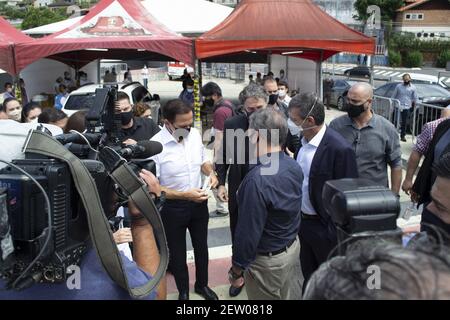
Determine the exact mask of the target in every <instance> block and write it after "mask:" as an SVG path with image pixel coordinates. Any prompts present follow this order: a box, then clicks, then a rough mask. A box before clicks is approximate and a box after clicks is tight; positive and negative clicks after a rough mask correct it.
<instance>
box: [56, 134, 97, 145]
mask: <svg viewBox="0 0 450 320" xmlns="http://www.w3.org/2000/svg"><path fill="white" fill-rule="evenodd" d="M82 136H83V137H85V138H86V140H87V141H89V143H90V144H91V145H94V146H96V145H98V143H99V142H100V138H101V135H99V134H95V133H66V134H60V135H57V136H55V138H56V140H58V141H59V142H60V143H61V144H63V145H64V144H68V143H77V144H86V140H85V139H83V137H82Z"/></svg>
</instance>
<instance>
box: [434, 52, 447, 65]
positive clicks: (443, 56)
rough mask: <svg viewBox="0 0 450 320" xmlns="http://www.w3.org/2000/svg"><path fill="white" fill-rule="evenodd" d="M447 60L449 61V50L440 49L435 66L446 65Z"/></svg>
mask: <svg viewBox="0 0 450 320" xmlns="http://www.w3.org/2000/svg"><path fill="white" fill-rule="evenodd" d="M447 61H450V50H444V51H442V52H441V53H440V54H439V56H438V58H437V63H436V64H437V67H438V68H445V67H446V66H447Z"/></svg>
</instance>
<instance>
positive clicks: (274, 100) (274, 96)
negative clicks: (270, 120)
mask: <svg viewBox="0 0 450 320" xmlns="http://www.w3.org/2000/svg"><path fill="white" fill-rule="evenodd" d="M277 100H278V94H271V95H270V96H269V105H273V104H275V103H277Z"/></svg>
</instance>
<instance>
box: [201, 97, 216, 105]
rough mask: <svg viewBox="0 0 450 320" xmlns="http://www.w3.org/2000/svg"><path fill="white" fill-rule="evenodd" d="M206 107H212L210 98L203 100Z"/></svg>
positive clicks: (212, 102) (212, 103)
mask: <svg viewBox="0 0 450 320" xmlns="http://www.w3.org/2000/svg"><path fill="white" fill-rule="evenodd" d="M203 104H204V105H205V106H206V107H214V100H213V99H212V98H210V99H205V100H203Z"/></svg>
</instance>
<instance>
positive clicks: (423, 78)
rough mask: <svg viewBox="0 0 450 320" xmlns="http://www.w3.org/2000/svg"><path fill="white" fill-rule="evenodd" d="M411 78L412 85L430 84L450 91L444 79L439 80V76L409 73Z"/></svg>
mask: <svg viewBox="0 0 450 320" xmlns="http://www.w3.org/2000/svg"><path fill="white" fill-rule="evenodd" d="M409 75H410V76H411V82H412V83H429V84H438V85H440V86H441V87H442V88H444V89H446V90H450V87H449V86H448V85H446V84H445V82H444V81H442V78H441V79H439V78H438V77H437V76H433V75H429V74H421V73H409Z"/></svg>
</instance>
